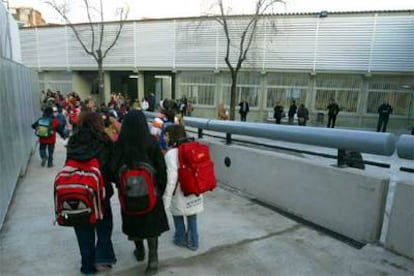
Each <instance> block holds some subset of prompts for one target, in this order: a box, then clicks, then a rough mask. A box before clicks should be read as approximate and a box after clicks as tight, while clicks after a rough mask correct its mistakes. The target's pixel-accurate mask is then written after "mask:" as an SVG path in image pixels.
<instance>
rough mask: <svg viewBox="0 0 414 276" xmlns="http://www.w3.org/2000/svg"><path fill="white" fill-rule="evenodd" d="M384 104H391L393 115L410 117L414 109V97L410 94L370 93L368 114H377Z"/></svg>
mask: <svg viewBox="0 0 414 276" xmlns="http://www.w3.org/2000/svg"><path fill="white" fill-rule="evenodd" d="M384 102H389V103H390V105H391V106H392V109H393V111H392V113H393V114H395V115H408V112H409V110H410V108H413V107H412V105H413V104H414V97H413V94H412V93H409V92H405V93H404V92H400V93H398V92H397V93H390V92H375V91H370V92H369V93H368V104H367V113H377V112H378V107H379V106H380V105H381V104H383V103H384ZM410 105H411V107H410Z"/></svg>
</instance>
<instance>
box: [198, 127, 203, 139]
mask: <svg viewBox="0 0 414 276" xmlns="http://www.w3.org/2000/svg"><path fill="white" fill-rule="evenodd" d="M197 133H198V138H199V139H201V138H203V129H202V128H199V129H198V131H197Z"/></svg>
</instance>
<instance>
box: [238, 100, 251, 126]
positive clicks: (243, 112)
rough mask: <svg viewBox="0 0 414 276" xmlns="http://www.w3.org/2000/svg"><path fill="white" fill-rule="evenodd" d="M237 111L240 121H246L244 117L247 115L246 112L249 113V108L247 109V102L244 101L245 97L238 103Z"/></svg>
mask: <svg viewBox="0 0 414 276" xmlns="http://www.w3.org/2000/svg"><path fill="white" fill-rule="evenodd" d="M239 107H240V109H239V113H240V120H241V121H242V122H246V117H247V113H249V111H250V109H249V103H248V102H247V101H246V99H243V100H242V101H241V102H240V103H239Z"/></svg>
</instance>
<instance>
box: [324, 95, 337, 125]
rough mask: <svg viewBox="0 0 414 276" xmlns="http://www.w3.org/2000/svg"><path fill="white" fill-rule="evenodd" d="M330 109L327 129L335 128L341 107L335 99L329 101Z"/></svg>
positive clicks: (328, 107)
mask: <svg viewBox="0 0 414 276" xmlns="http://www.w3.org/2000/svg"><path fill="white" fill-rule="evenodd" d="M327 109H328V125H327V126H326V127H327V128H335V121H336V116H337V115H338V113H339V105H338V104H337V103H336V102H335V100H334V99H333V98H331V99H329V104H328V106H327Z"/></svg>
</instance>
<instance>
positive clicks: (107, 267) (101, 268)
mask: <svg viewBox="0 0 414 276" xmlns="http://www.w3.org/2000/svg"><path fill="white" fill-rule="evenodd" d="M95 267H96V270H97V271H98V272H105V271H108V270H110V269H111V268H112V265H110V264H97V265H95Z"/></svg>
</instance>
